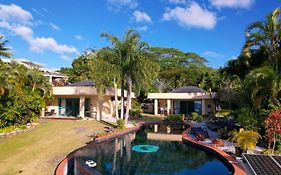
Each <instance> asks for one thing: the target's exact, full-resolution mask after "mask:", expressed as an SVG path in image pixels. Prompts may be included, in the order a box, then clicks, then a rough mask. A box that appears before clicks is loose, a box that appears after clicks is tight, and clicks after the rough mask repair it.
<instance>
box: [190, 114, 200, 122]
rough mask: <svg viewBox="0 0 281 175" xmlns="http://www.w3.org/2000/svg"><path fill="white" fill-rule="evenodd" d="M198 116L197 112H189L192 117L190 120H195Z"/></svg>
mask: <svg viewBox="0 0 281 175" xmlns="http://www.w3.org/2000/svg"><path fill="white" fill-rule="evenodd" d="M198 117H199V115H198V113H197V112H192V113H191V118H192V120H194V121H196V120H197V118H198Z"/></svg>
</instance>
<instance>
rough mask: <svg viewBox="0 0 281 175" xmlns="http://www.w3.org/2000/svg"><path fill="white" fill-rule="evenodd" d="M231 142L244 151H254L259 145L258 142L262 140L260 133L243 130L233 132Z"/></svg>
mask: <svg viewBox="0 0 281 175" xmlns="http://www.w3.org/2000/svg"><path fill="white" fill-rule="evenodd" d="M232 136H233V137H232V138H231V141H233V142H235V143H236V146H238V147H240V148H242V149H243V150H244V151H247V150H253V149H255V147H256V144H257V143H258V140H259V139H260V138H261V136H260V135H259V133H257V132H255V131H246V130H244V129H243V128H241V129H240V130H239V132H237V131H234V132H232Z"/></svg>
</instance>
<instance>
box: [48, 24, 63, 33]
mask: <svg viewBox="0 0 281 175" xmlns="http://www.w3.org/2000/svg"><path fill="white" fill-rule="evenodd" d="M49 24H50V26H51V27H52V29H54V30H56V31H60V30H61V29H60V27H59V26H58V25H56V24H54V23H49Z"/></svg>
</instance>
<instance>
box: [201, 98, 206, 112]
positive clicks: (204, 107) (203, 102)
mask: <svg viewBox="0 0 281 175" xmlns="http://www.w3.org/2000/svg"><path fill="white" fill-rule="evenodd" d="M201 104H202V107H201V108H202V115H206V101H205V100H202V101H201Z"/></svg>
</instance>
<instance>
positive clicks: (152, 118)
mask: <svg viewBox="0 0 281 175" xmlns="http://www.w3.org/2000/svg"><path fill="white" fill-rule="evenodd" d="M141 115H142V117H139V118H133V119H132V120H131V121H132V122H136V123H137V122H142V121H143V122H147V121H162V120H164V119H165V118H164V117H163V116H155V115H152V114H147V113H142V114H141Z"/></svg>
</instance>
